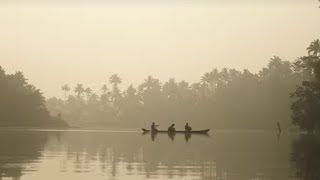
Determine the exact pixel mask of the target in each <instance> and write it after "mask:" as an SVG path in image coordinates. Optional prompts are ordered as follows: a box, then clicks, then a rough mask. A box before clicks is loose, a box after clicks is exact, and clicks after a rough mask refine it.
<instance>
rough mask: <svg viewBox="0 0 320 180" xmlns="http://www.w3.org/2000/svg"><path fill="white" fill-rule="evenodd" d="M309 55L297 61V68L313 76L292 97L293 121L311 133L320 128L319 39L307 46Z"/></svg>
mask: <svg viewBox="0 0 320 180" xmlns="http://www.w3.org/2000/svg"><path fill="white" fill-rule="evenodd" d="M307 50H308V53H309V55H308V56H304V57H301V58H299V59H298V60H297V61H296V62H295V66H297V68H296V69H298V70H300V71H306V72H307V73H308V74H310V76H311V77H312V79H311V80H309V81H303V82H302V85H301V86H299V87H298V88H297V89H296V91H295V92H294V93H293V94H292V96H291V97H293V98H294V100H295V101H294V102H293V104H292V106H291V109H292V110H293V115H292V119H293V123H294V124H297V125H298V126H299V127H300V128H302V129H304V130H307V131H308V132H309V133H313V132H314V131H319V130H320V121H319V117H320V111H319V109H320V46H319V40H315V41H313V42H312V43H311V44H310V46H309V47H308V48H307Z"/></svg>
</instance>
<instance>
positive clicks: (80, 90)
mask: <svg viewBox="0 0 320 180" xmlns="http://www.w3.org/2000/svg"><path fill="white" fill-rule="evenodd" d="M74 92H75V93H77V96H78V98H79V99H80V98H81V96H82V94H83V93H84V88H83V85H82V84H77V86H76V88H75V89H74Z"/></svg>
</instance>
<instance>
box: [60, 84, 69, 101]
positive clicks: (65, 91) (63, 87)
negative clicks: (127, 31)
mask: <svg viewBox="0 0 320 180" xmlns="http://www.w3.org/2000/svg"><path fill="white" fill-rule="evenodd" d="M61 89H62V91H64V98H65V100H67V95H68V92H69V91H70V87H69V85H68V84H65V85H63V86H61Z"/></svg>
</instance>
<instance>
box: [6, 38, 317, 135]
mask: <svg viewBox="0 0 320 180" xmlns="http://www.w3.org/2000/svg"><path fill="white" fill-rule="evenodd" d="M319 44H320V43H319V40H315V41H313V42H312V43H311V44H310V46H309V47H308V48H307V51H308V54H307V55H306V56H302V57H300V58H297V59H296V60H294V61H286V60H282V59H281V58H280V57H277V56H274V57H273V58H271V59H270V61H269V63H268V65H267V67H263V68H262V69H261V70H260V71H259V72H258V73H251V72H250V71H249V70H247V69H244V70H241V71H240V70H237V69H228V68H223V69H221V70H218V69H216V68H214V69H213V70H212V71H210V72H206V73H204V74H203V76H202V77H201V79H200V81H199V82H197V83H193V84H190V83H188V82H186V81H180V82H177V81H176V80H175V79H173V78H171V79H169V80H168V81H166V82H164V83H162V82H160V81H159V79H157V78H154V77H152V76H148V77H147V78H146V79H145V80H144V81H143V82H142V83H141V84H140V85H139V86H138V87H133V86H132V85H130V86H129V87H128V88H127V89H125V90H121V89H120V88H119V84H120V83H121V82H122V79H121V78H120V77H119V76H118V75H117V74H114V75H112V76H111V77H110V78H109V83H110V84H109V85H107V84H104V85H102V87H101V94H99V95H98V94H97V93H95V92H93V91H92V90H91V89H90V88H89V87H85V86H84V85H83V84H77V86H76V87H73V88H71V87H70V86H69V85H67V84H66V85H64V86H62V87H61V89H62V90H63V91H64V92H65V96H64V98H62V99H59V98H56V97H52V98H49V99H47V100H45V98H44V97H43V95H42V93H41V91H40V90H39V89H37V88H36V87H34V86H33V85H30V84H28V83H27V80H26V79H25V77H24V76H23V73H22V72H16V73H15V74H6V73H5V71H4V70H3V69H2V68H1V67H0V87H2V88H1V89H0V100H1V101H0V106H1V107H2V108H1V109H0V127H5V126H7V127H8V126H11V127H13V126H14V127H35V126H36V127H40V128H41V127H50V128H51V127H53V128H54V127H60V128H68V127H69V128H72V127H79V128H80V129H82V128H112V127H121V128H139V129H140V128H141V127H146V126H149V125H150V123H151V122H152V121H154V122H157V123H159V124H160V125H161V128H167V126H168V125H169V124H171V123H175V124H177V125H181V126H182V125H183V124H185V122H189V123H190V124H191V125H192V126H193V127H195V128H204V127H210V128H213V129H262V130H275V129H277V124H278V125H281V129H282V130H283V131H288V130H289V131H292V130H293V131H294V130H295V129H297V127H300V128H301V130H302V131H306V132H309V133H312V132H317V131H319V129H320V123H319V122H318V120H317V117H319V116H320V112H317V111H318V109H319V107H320V97H319V94H320V75H319V74H320V45H319ZM72 92H74V93H72Z"/></svg>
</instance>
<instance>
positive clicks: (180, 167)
mask: <svg viewBox="0 0 320 180" xmlns="http://www.w3.org/2000/svg"><path fill="white" fill-rule="evenodd" d="M319 153H320V143H319V139H317V138H315V137H309V136H302V135H297V134H290V133H283V134H282V135H281V136H278V135H277V134H276V133H274V132H252V131H251V132H249V131H238V132H224V131H220V132H219V131H218V132H211V134H210V136H203V135H192V136H191V137H186V136H185V135H183V134H182V135H179V134H177V135H175V136H174V137H170V136H168V135H167V134H158V135H157V136H156V137H152V136H151V135H150V134H146V135H142V134H141V133H140V132H115V131H39V130H0V179H1V180H2V179H21V180H44V179H46V180H48V179H58V180H64V179H66V180H69V179H76V180H82V179H83V180H87V179H92V180H105V179H110V180H117V179H121V180H122V179H124V180H125V179H137V180H140V179H184V180H187V179H192V180H196V179H217V180H218V179H219V180H242V179H243V180H267V179H270V180H286V179H320V176H319V174H320V158H319V155H318V154H319Z"/></svg>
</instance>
